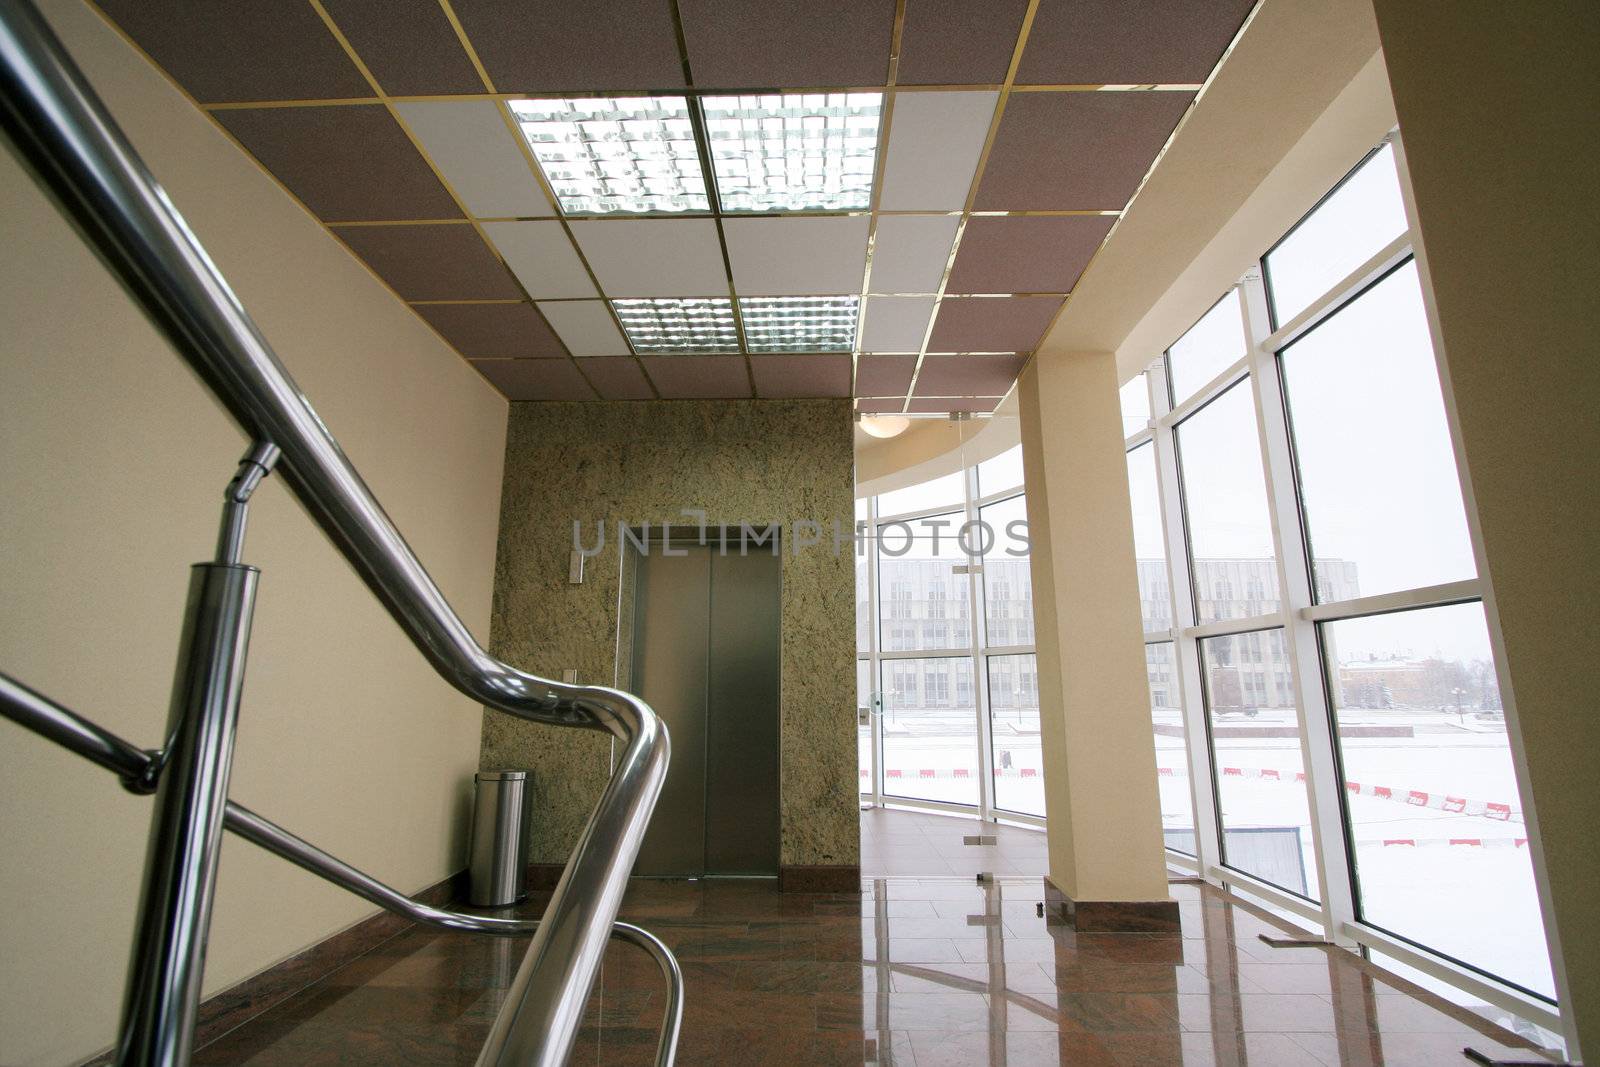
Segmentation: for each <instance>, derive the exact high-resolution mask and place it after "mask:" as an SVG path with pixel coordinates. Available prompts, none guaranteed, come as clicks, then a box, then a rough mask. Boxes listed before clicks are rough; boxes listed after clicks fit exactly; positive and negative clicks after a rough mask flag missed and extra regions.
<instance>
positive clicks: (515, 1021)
mask: <svg viewBox="0 0 1600 1067" xmlns="http://www.w3.org/2000/svg"><path fill="white" fill-rule="evenodd" d="M0 125H3V126H4V129H5V132H6V133H7V135H8V136H9V137H10V139H11V141H12V142H13V144H14V145H15V146H16V149H17V151H18V154H19V155H20V156H21V157H22V159H23V160H24V161H25V162H26V163H27V164H28V165H29V166H30V167H31V168H32V169H33V171H34V173H35V174H36V176H37V177H38V178H39V180H40V183H41V185H42V186H43V187H44V188H45V189H46V190H47V191H48V192H49V193H51V194H52V195H53V196H55V197H56V198H57V200H58V202H59V203H60V205H61V207H62V208H63V210H64V212H65V213H66V215H67V216H68V217H69V218H70V219H71V220H72V221H73V222H74V223H75V224H76V225H77V227H78V228H79V230H80V232H81V233H82V234H83V236H84V238H85V239H86V240H87V242H88V243H89V244H90V245H91V247H93V248H94V249H95V250H96V251H97V252H98V253H99V254H100V255H101V257H102V258H103V259H104V260H105V262H106V263H107V265H108V266H109V267H110V269H111V270H112V272H113V274H115V276H116V277H117V278H118V279H119V280H120V281H121V282H122V283H123V285H124V286H126V287H127V289H128V290H129V291H130V293H131V294H132V295H133V297H134V299H135V300H136V301H137V302H138V303H139V304H140V305H141V306H142V307H143V309H144V310H145V312H146V313H147V314H148V315H149V317H150V319H151V320H152V322H154V324H155V325H156V326H157V328H158V329H160V330H161V331H162V332H163V333H164V334H165V335H166V336H167V338H168V339H169V340H170V341H171V342H172V343H173V345H174V347H175V348H176V349H177V351H178V353H179V355H180V356H182V357H183V359H184V360H185V362H187V363H188V365H189V366H190V368H191V369H193V370H194V372H195V373H196V374H197V375H199V377H200V378H201V380H202V381H203V382H204V383H205V384H206V385H207V386H208V387H209V389H210V390H211V392H212V393H213V394H214V395H215V396H216V397H217V399H218V400H219V401H221V403H222V404H223V405H224V406H225V407H226V408H227V409H228V410H229V412H230V413H231V414H232V415H233V418H234V420H235V421H236V422H237V423H238V424H239V426H240V427H241V428H242V429H243V430H244V431H245V433H246V434H247V435H249V436H250V437H251V438H253V439H255V440H256V441H258V442H263V443H265V444H270V445H272V446H276V448H277V449H279V450H281V453H282V455H281V458H280V459H279V460H278V462H277V468H276V469H277V470H278V471H279V472H280V473H281V474H282V476H283V478H284V480H285V481H286V482H288V484H289V487H290V489H291V490H292V491H293V492H294V494H295V495H296V496H297V497H298V498H299V500H300V502H301V504H302V506H304V508H305V509H306V511H307V513H308V514H309V515H310V516H311V517H312V519H313V520H314V521H315V522H316V523H317V525H318V526H320V527H321V528H322V530H323V532H324V533H325V534H327V536H328V538H329V540H331V541H332V542H333V544H334V546H335V547H336V548H338V549H339V551H340V552H341V553H342V554H343V555H344V557H345V559H346V560H347V561H348V562H349V563H350V565H351V566H352V567H353V568H354V569H355V571H356V573H357V574H359V575H360V576H361V578H362V580H363V581H364V582H365V583H366V584H367V587H368V588H369V589H370V590H371V592H372V593H373V595H374V596H376V597H377V598H378V600H379V601H380V602H381V603H382V604H383V605H384V607H385V608H386V609H387V610H388V612H389V614H390V615H391V616H392V617H393V618H394V619H395V621H396V622H397V623H398V624H399V625H400V627H401V629H402V630H404V631H405V633H406V635H407V636H408V637H409V638H410V639H411V641H412V643H413V644H415V645H416V646H417V648H418V649H419V650H420V651H421V652H422V654H423V655H424V656H425V657H426V658H427V660H428V661H429V662H430V663H431V664H432V665H433V667H434V669H435V670H437V671H438V672H439V674H440V675H441V676H442V677H443V678H444V679H445V680H446V681H448V682H449V683H450V684H451V685H453V686H454V687H455V688H456V689H458V690H459V691H460V692H462V693H464V694H466V695H467V696H469V697H471V698H473V699H474V700H476V701H479V702H481V703H483V704H486V705H488V706H490V707H492V708H496V709H498V710H500V711H503V712H506V713H509V714H512V715H516V716H519V717H521V718H525V719H529V720H531V721H534V722H543V723H550V724H553V725H559V726H571V727H582V728H586V729H594V730H600V731H603V732H606V733H609V734H610V735H612V736H613V737H615V738H616V739H617V740H619V741H621V742H622V747H621V752H620V755H619V758H618V759H617V762H616V767H615V770H614V772H613V774H612V777H611V780H610V782H609V783H608V784H607V786H606V788H605V790H604V792H603V794H602V796H601V798H600V802H599V804H598V805H597V806H596V808H595V809H594V811H593V813H592V814H591V815H590V817H589V821H588V822H587V823H586V824H585V826H584V828H583V831H582V832H581V833H580V834H579V837H578V841H577V844H576V846H575V847H574V849H573V852H572V856H571V858H570V859H569V860H568V862H567V866H566V869H565V870H564V871H563V873H562V876H561V879H560V881H559V882H558V883H557V885H556V889H555V892H554V894H553V895H552V896H551V898H550V903H549V906H548V908H547V909H546V911H545V915H544V920H543V922H542V923H541V925H540V927H539V930H538V933H537V934H536V935H535V937H534V939H533V943H532V945H531V946H530V947H529V949H528V954H527V956H526V957H525V959H524V960H523V964H522V966H521V968H520V969H519V970H518V972H517V976H516V979H515V980H514V982H513V985H512V988H511V990H510V992H509V994H508V997H507V1000H506V1005H505V1007H504V1008H503V1009H502V1011H501V1013H500V1015H499V1017H498V1018H497V1019H496V1021H495V1025H494V1028H493V1030H492V1032H491V1034H490V1037H489V1041H488V1043H487V1044H486V1045H485V1048H484V1052H483V1056H482V1058H481V1059H480V1061H479V1062H480V1063H485V1064H537V1065H540V1067H557V1065H559V1064H560V1063H562V1062H563V1061H564V1060H565V1059H566V1057H567V1054H568V1052H569V1051H570V1049H571V1047H572V1044H573V1041H574V1039H575V1038H576V1035H577V1030H578V1026H579V1023H580V1021H581V1018H582V1014H583V1007H584V1002H585V1000H586V999H587V997H588V994H589V990H590V988H591V987H592V986H593V983H594V979H595V975H596V973H597V971H598V968H599V965H600V958H601V955H602V953H603V951H604V948H605V941H606V938H607V937H609V936H610V931H611V927H612V923H613V922H614V921H615V919H616V915H617V911H618V908H619V907H620V905H621V902H622V895H623V891H624V889H625V887H626V883H627V878H628V873H629V870H630V869H631V868H632V866H633V863H634V860H635V858H636V857H637V855H638V851H639V846H640V844H641V842H642V841H643V838H644V833H645V829H646V827H647V825H648V823H649V818H650V813H651V811H652V810H653V808H654V806H655V801H656V797H657V795H658V794H659V793H660V790H661V785H662V782H663V781H664V780H665V777H666V769H667V762H668V758H669V746H668V740H667V732H666V728H665V727H664V726H663V724H662V723H661V721H660V720H659V719H658V718H657V717H656V715H655V714H654V712H652V711H651V710H650V708H649V707H648V706H647V705H646V704H645V703H644V702H642V701H640V700H639V699H638V698H637V697H634V696H631V695H629V694H627V693H623V692H619V691H617V690H614V689H608V688H603V687H598V686H576V685H566V684H563V683H560V682H555V681H551V680H548V679H544V678H539V677H537V676H535V675H532V674H529V673H526V672H524V671H519V670H517V669H515V668H513V667H510V666H508V665H507V664H505V663H502V662H501V661H500V660H498V659H496V658H495V657H493V656H491V655H490V654H489V653H488V652H486V651H485V650H484V649H483V648H482V647H481V646H480V645H479V644H478V642H477V641H476V640H475V639H474V638H473V636H472V634H471V632H470V631H469V630H468V629H467V627H466V624H465V623H463V622H462V621H461V619H460V618H459V617H458V616H457V615H456V613H455V612H454V611H453V610H452V609H451V607H450V605H449V603H448V602H447V601H446V599H445V597H444V594H443V593H441V592H440V590H439V588H438V586H436V585H435V584H434V582H433V580H432V578H430V577H429V575H428V573H427V571H426V570H425V569H424V568H423V566H422V564H421V562H420V561H419V560H418V559H417V557H416V555H415V554H414V553H413V552H412V551H411V549H410V547H409V546H408V545H407V544H406V542H405V540H404V538H402V537H401V535H400V532H399V531H398V530H397V529H396V528H395V526H394V523H393V522H391V521H390V519H389V517H388V515H386V514H385V513H384V511H383V508H382V507H381V506H380V505H379V503H378V501H377V499H376V498H375V497H374V496H373V495H372V492H371V491H370V490H369V489H368V488H367V486H366V484H365V483H364V482H363V481H362V480H361V477H360V475H359V474H358V473H357V472H356V470H355V468H354V467H353V466H351V464H350V461H349V460H348V459H347V458H346V457H345V455H344V453H343V452H342V451H341V450H340V448H339V445H338V443H337V442H336V441H335V440H334V438H333V436H332V434H330V433H329V432H328V429H327V427H326V426H324V425H323V423H322V420H321V419H320V418H319V417H318V416H317V414H316V412H315V411H314V410H313V409H312V407H311V405H310V403H309V402H308V401H307V400H306V398H305V396H304V395H303V394H302V393H301V391H300V389H299V387H298V386H297V385H296V384H295V382H294V380H293V379H292V378H291V377H290V376H289V373H288V372H287V371H286V370H285V369H284V367H283V365H282V364H281V363H280V362H279V361H278V359H277V356H276V355H275V354H274V353H273V351H272V349H271V347H270V346H269V345H268V344H267V341H266V339H265V338H264V337H263V336H262V334H261V332H260V331H259V329H258V328H257V327H256V325H255V323H254V322H253V321H252V320H251V319H250V316H249V315H248V314H247V313H246V312H245V310H244V308H243V306H242V305H241V303H240V301H239V299H238V297H237V296H235V295H234V293H233V291H232V289H230V288H229V286H228V284H227V282H226V281H225V280H224V279H223V277H222V275H221V273H220V272H219V271H218V269H217V267H216V265H215V264H213V263H212V261H211V259H210V257H209V256H208V255H207V254H206V252H205V250H204V248H202V247H201V245H200V242H199V240H198V239H197V238H196V237H195V235H194V234H193V232H191V231H190V229H189V227H188V224H187V223H186V222H185V221H184V219H183V217H182V216H181V215H180V214H179V213H178V211H177V209H176V208H175V207H174V206H173V204H172V202H171V200H170V199H169V198H168V197H167V195H166V192H165V191H164V190H163V189H162V188H161V186H160V184H159V183H157V181H156V180H155V178H154V177H153V176H152V175H151V174H150V172H149V170H148V169H147V168H146V167H145V165H144V163H143V161H142V160H141V159H140V158H139V156H138V155H137V153H136V152H135V151H134V149H133V147H132V145H131V144H129V142H128V140H127V138H126V137H125V136H124V135H123V133H122V131H121V130H120V129H119V128H118V127H117V125H116V123H115V122H114V121H113V120H112V118H111V116H110V115H109V113H108V112H107V111H106V110H105V108H104V106H103V105H102V103H101V102H100V100H99V99H98V98H97V97H96V96H95V94H94V92H93V90H92V89H91V88H90V87H89V85H88V83H87V81H86V80H85V79H84V77H83V75H82V73H81V72H80V71H79V70H78V69H77V67H76V65H75V64H74V63H73V62H72V60H71V59H70V57H69V56H68V55H67V53H66V51H65V49H64V48H63V47H62V45H61V42H60V41H59V40H58V39H57V38H56V37H55V34H54V33H53V32H52V31H51V30H50V28H49V26H48V25H47V24H46V23H45V22H44V20H43V18H42V17H41V16H40V15H39V12H38V11H37V10H36V9H35V8H34V6H33V4H31V3H29V2H27V0H3V2H0ZM185 980H186V981H193V982H194V984H195V987H196V988H198V980H197V978H192V979H191V978H186V979H185Z"/></svg>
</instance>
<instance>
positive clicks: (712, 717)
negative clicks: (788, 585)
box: [632, 543, 780, 878]
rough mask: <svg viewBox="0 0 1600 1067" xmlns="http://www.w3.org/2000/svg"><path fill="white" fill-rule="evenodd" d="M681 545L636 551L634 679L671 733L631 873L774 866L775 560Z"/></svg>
mask: <svg viewBox="0 0 1600 1067" xmlns="http://www.w3.org/2000/svg"><path fill="white" fill-rule="evenodd" d="M673 551H674V553H676V552H678V551H680V549H678V548H674V549H673ZM681 551H683V552H684V553H685V554H684V555H681V556H679V555H676V554H674V555H665V554H663V553H662V551H661V547H660V545H659V544H658V543H657V544H652V546H651V549H650V551H649V552H648V553H643V554H639V555H637V556H636V557H635V559H634V602H633V603H634V607H633V617H634V635H633V637H634V639H633V650H634V651H633V674H632V684H633V687H634V691H635V692H637V693H638V694H639V695H640V696H642V697H643V698H644V699H645V701H646V702H647V703H649V704H650V706H651V707H653V708H655V710H656V712H657V713H658V714H660V715H661V717H662V719H663V720H664V721H665V722H666V724H667V729H668V730H669V731H671V736H672V763H671V765H670V766H669V768H668V771H667V781H666V785H665V786H664V787H663V788H662V790H661V799H660V801H659V802H658V803H657V804H656V811H655V816H654V817H653V818H652V819H651V820H650V830H649V832H648V833H647V834H646V836H645V841H644V846H643V847H642V848H641V849H640V851H639V862H638V865H637V867H636V868H635V869H636V873H638V874H642V875H655V876H658V877H691V878H693V877H700V876H702V875H774V874H777V873H778V597H779V589H780V584H779V583H780V576H779V571H780V560H779V559H778V558H777V557H775V556H773V555H771V554H770V553H769V552H765V551H763V552H759V553H752V554H750V555H746V556H740V555H737V554H729V555H722V554H721V553H720V552H719V551H717V550H716V549H715V548H711V547H704V546H700V545H689V546H686V547H684V548H683V549H681Z"/></svg>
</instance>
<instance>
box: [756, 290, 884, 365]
mask: <svg viewBox="0 0 1600 1067" xmlns="http://www.w3.org/2000/svg"><path fill="white" fill-rule="evenodd" d="M859 303H860V298H859V297H856V296H746V297H740V299H739V316H740V317H741V318H742V319H744V337H745V344H746V345H748V346H749V349H750V351H752V352H849V351H851V350H853V349H854V348H855V343H856V320H857V319H858V318H859V307H858V305H859Z"/></svg>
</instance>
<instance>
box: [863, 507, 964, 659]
mask: <svg viewBox="0 0 1600 1067" xmlns="http://www.w3.org/2000/svg"><path fill="white" fill-rule="evenodd" d="M965 521H966V520H965V517H964V515H963V514H962V512H959V511H953V512H951V513H949V514H947V515H932V516H929V517H927V518H924V519H914V520H910V521H906V522H898V521H891V522H887V523H884V524H882V525H880V526H879V527H878V538H877V541H878V611H879V614H880V622H879V630H878V646H879V648H881V649H882V650H883V651H885V652H921V651H925V650H930V649H954V648H967V647H969V646H970V645H971V643H972V613H971V610H970V605H971V595H972V591H971V586H970V583H969V582H968V580H967V577H966V570H967V568H968V567H969V566H970V564H971V562H972V561H971V560H970V559H969V558H968V556H967V554H966V552H965V550H964V549H963V547H962V545H961V543H960V539H959V537H958V533H959V531H960V529H961V526H962V524H963V523H964V522H965Z"/></svg>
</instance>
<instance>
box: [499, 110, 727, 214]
mask: <svg viewBox="0 0 1600 1067" xmlns="http://www.w3.org/2000/svg"><path fill="white" fill-rule="evenodd" d="M510 103H511V111H512V113H513V114H514V115H516V118H517V125H518V126H520V127H521V129H522V134H523V136H524V137H526V138H527V139H528V145H529V146H530V147H531V148H532V149H533V156H534V158H535V159H537V160H538V161H539V167H540V169H542V170H543V171H544V176H545V180H546V181H548V182H549V183H550V188H551V191H553V192H554V193H555V195H556V201H557V203H559V204H560V205H561V211H562V213H563V214H566V215H647V214H657V213H672V214H682V213H684V212H696V211H709V210H710V208H711V202H710V198H709V197H708V196H707V194H706V181H705V175H704V174H703V173H702V172H701V170H700V153H699V150H698V149H697V148H696V146H695V139H694V126H693V124H692V123H691V122H690V121H689V104H688V101H687V100H685V99H684V98H683V97H681V96H619V97H597V98H584V99H561V100H512V101H511V102H510Z"/></svg>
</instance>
